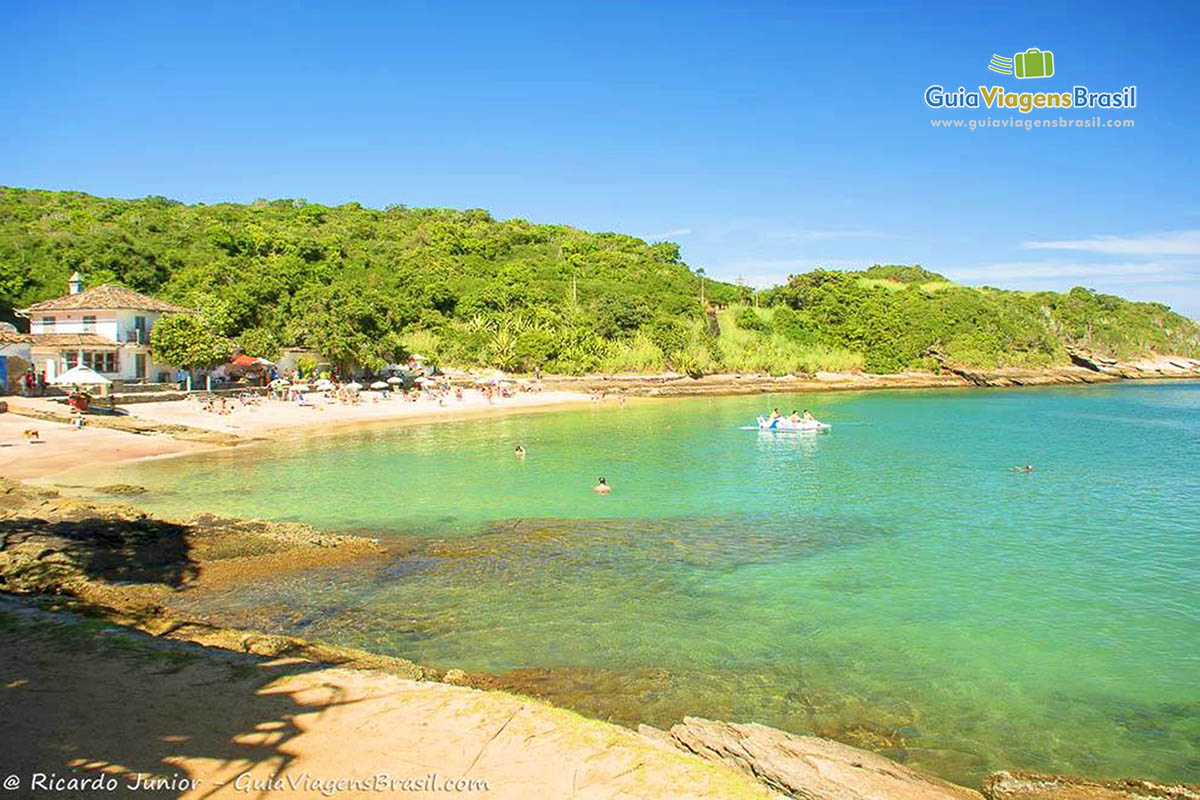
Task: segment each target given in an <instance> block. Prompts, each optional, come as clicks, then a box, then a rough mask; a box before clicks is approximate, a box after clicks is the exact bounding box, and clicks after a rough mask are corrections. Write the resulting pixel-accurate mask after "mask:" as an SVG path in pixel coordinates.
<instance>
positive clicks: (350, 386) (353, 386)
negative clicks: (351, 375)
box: [346, 381, 363, 392]
mask: <svg viewBox="0 0 1200 800" xmlns="http://www.w3.org/2000/svg"><path fill="white" fill-rule="evenodd" d="M346 388H347V389H349V390H350V391H352V392H357V391H358V390H359V389H361V388H363V387H362V384H361V383H359V382H358V381H351V382H350V383H347V384H346Z"/></svg>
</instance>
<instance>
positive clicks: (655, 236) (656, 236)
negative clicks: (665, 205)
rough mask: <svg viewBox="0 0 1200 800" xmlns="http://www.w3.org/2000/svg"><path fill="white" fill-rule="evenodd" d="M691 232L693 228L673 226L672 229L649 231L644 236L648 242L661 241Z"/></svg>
mask: <svg viewBox="0 0 1200 800" xmlns="http://www.w3.org/2000/svg"><path fill="white" fill-rule="evenodd" d="M691 232H692V229H691V228H672V229H671V230H669V231H663V232H662V233H647V234H646V235H645V236H643V237H642V238H643V239H645V240H646V241H647V242H661V241H663V240H664V239H674V238H675V237H677V236H687V235H688V234H689V233H691Z"/></svg>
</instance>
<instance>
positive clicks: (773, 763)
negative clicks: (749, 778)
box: [640, 717, 982, 800]
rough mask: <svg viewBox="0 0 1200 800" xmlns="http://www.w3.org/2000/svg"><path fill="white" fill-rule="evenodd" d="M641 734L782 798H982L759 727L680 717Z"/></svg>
mask: <svg viewBox="0 0 1200 800" xmlns="http://www.w3.org/2000/svg"><path fill="white" fill-rule="evenodd" d="M640 730H641V732H642V733H643V735H646V736H649V737H651V738H655V739H657V740H658V741H660V742H664V743H670V744H672V745H674V746H675V747H678V748H680V749H682V750H685V751H687V752H689V753H695V754H696V755H698V756H701V757H702V758H706V759H708V760H710V761H717V762H720V763H723V764H728V765H730V766H732V767H736V768H737V769H740V770H741V771H743V772H745V773H747V774H750V775H753V776H754V777H755V778H757V779H758V780H760V781H762V782H763V783H765V784H766V785H767V786H769V787H771V788H772V789H774V790H776V791H778V792H782V793H783V794H785V795H786V796H788V797H797V798H803V799H804V800H874V799H875V798H889V799H890V800H982V796H981V795H980V794H979V793H978V792H976V791H974V790H971V789H966V788H963V787H962V786H955V785H954V784H951V783H947V782H945V781H942V780H938V779H937V778H933V777H930V776H928V775H923V774H921V773H919V772H917V771H915V770H912V769H909V768H908V767H905V766H903V765H901V764H897V763H896V762H895V761H892V760H891V759H888V758H884V757H883V756H881V755H877V754H875V753H869V752H867V751H865V750H859V749H858V748H856V747H850V746H849V745H845V744H841V743H840V742H833V741H830V740H828V739H819V738H817V737H815V736H796V735H793V734H790V733H785V732H784V731H781V730H776V729H775V728H768V727H767V726H765V725H757V724H750V725H741V724H735V723H730V722H714V721H712V720H707V719H699V718H696V717H686V718H685V719H684V721H683V722H682V723H681V724H679V725H675V726H673V727H672V728H671V730H670V731H669V732H663V731H657V730H656V729H653V728H648V727H647V726H642V728H641V729H640Z"/></svg>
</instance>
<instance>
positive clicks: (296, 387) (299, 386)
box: [288, 383, 312, 392]
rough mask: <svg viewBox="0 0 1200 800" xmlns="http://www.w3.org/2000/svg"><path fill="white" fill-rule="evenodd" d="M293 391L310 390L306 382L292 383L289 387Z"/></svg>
mask: <svg viewBox="0 0 1200 800" xmlns="http://www.w3.org/2000/svg"><path fill="white" fill-rule="evenodd" d="M288 388H290V389H291V390H292V391H293V392H308V391H312V389H311V388H310V387H309V385H308V384H307V383H293V384H292V385H291V386H290V387H288Z"/></svg>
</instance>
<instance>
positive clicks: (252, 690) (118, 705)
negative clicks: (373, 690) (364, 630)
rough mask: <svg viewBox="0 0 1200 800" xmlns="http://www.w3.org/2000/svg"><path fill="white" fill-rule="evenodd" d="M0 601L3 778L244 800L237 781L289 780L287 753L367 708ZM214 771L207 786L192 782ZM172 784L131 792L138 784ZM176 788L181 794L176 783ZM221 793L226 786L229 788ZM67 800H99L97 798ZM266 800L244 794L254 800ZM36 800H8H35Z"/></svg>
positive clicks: (170, 645) (264, 669)
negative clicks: (334, 718)
mask: <svg viewBox="0 0 1200 800" xmlns="http://www.w3.org/2000/svg"><path fill="white" fill-rule="evenodd" d="M6 608H8V606H7V604H3V602H2V601H0V707H3V709H4V717H5V739H6V745H5V747H4V750H3V752H2V753H0V772H4V773H6V774H16V775H20V776H23V780H24V781H26V783H24V784H23V787H22V788H23V789H25V790H29V789H32V787H30V786H29V784H28V780H29V776H31V775H32V774H33V773H37V772H40V773H47V774H49V773H55V774H57V776H58V777H60V778H69V777H72V776H76V777H88V776H92V777H94V776H97V775H104V774H109V775H113V776H114V777H116V778H117V780H118V789H117V790H116V791H115V792H103V794H104V796H106V797H114V796H115V797H124V796H129V797H160V798H168V797H180V796H182V795H183V794H185V793H188V792H191V796H202V797H207V796H210V795H212V794H214V793H216V794H219V795H220V796H225V795H226V794H227V793H228V794H230V795H231V796H232V795H233V794H235V793H234V792H233V791H232V790H233V788H234V787H233V784H234V782H235V780H236V779H237V776H238V775H241V774H243V773H246V772H249V771H251V770H253V773H254V775H255V776H256V777H259V778H262V777H269V776H272V775H274V776H280V775H284V774H285V773H287V772H288V770H289V768H290V767H291V766H292V763H293V756H291V755H290V754H289V753H288V752H287V749H286V746H287V744H288V743H289V742H290V741H291V740H292V739H293V738H294V737H296V736H297V735H299V734H300V733H302V732H303V730H302V727H301V726H300V725H298V723H297V720H296V717H297V716H299V715H302V714H304V715H314V714H315V715H316V716H315V717H312V718H308V717H306V726H314V725H317V724H319V723H320V720H321V717H322V715H324V714H326V713H327V712H329V711H330V710H332V709H334V708H336V707H338V706H342V705H347V704H351V703H353V702H357V701H354V700H348V699H347V698H345V697H343V696H341V695H339V694H338V692H337V691H336V690H335V689H334V688H333V687H328V691H324V690H321V691H316V692H314V691H313V689H312V687H311V686H309V687H308V688H307V689H305V690H301V689H299V688H297V687H290V686H289V685H288V681H287V679H288V678H291V677H294V676H298V675H302V674H304V673H307V672H311V671H314V670H319V669H322V668H323V665H320V664H314V663H311V662H292V663H286V662H280V661H270V660H268V659H265V658H262V657H256V656H249V655H244V654H237V653H230V652H226V651H214V650H211V649H208V648H203V647H200V646H198V645H193V644H188V643H180V642H171V641H164V640H161V639H156V638H154V637H150V636H147V635H144V634H141V633H138V632H135V631H130V630H126V629H113V628H109V627H106V626H100V625H97V624H96V623H93V622H90V621H83V620H78V619H74V618H68V621H64V620H63V616H64V615H51V614H48V613H44V612H33V611H29V610H28V609H24V610H22V612H21V616H19V617H18V616H13V615H11V614H10V613H8V612H7V611H6ZM198 764H202V765H203V766H204V770H203V771H204V774H205V775H206V780H205V782H204V783H203V784H200V785H199V786H190V785H188V784H187V783H186V782H185V781H186V780H190V779H191V778H192V777H194V776H195V775H196V773H195V772H194V770H195V768H196V766H197V765H198ZM139 775H140V776H143V778H142V781H143V783H144V782H145V781H146V780H147V779H152V778H153V779H158V780H163V781H167V783H166V784H163V785H162V786H161V788H142V789H140V790H129V789H128V788H127V785H128V784H130V783H133V782H134V781H135V779H136V777H135V776H139ZM172 781H173V783H171V782H172ZM218 784H224V785H223V786H222V785H218ZM43 794H45V795H46V796H49V794H52V795H53V796H54V797H56V798H69V797H81V798H82V797H95V796H98V794H99V793H97V792H96V791H94V789H89V790H86V791H78V792H72V791H70V790H68V791H56V792H52V793H43ZM259 794H260V792H257V791H248V792H237V793H236V795H237V796H249V797H254V796H257V795H259ZM36 796H40V795H39V793H38V792H37V791H29V792H28V793H24V792H21V791H18V792H15V793H12V794H9V793H7V792H4V791H0V798H6V797H36Z"/></svg>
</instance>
